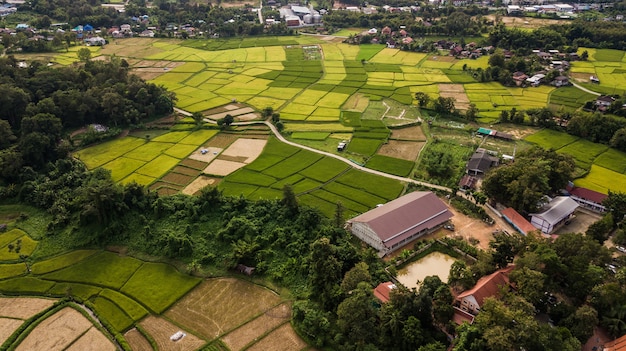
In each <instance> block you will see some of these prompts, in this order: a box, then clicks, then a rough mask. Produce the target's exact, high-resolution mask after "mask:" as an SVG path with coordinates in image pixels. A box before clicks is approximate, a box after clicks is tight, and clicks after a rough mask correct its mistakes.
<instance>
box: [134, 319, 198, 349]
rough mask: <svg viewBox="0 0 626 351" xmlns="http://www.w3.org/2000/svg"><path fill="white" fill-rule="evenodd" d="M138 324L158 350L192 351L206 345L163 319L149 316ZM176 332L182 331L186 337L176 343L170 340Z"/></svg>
mask: <svg viewBox="0 0 626 351" xmlns="http://www.w3.org/2000/svg"><path fill="white" fill-rule="evenodd" d="M139 324H140V325H141V327H142V328H143V329H144V330H145V331H146V332H147V333H148V334H150V336H152V338H153V339H154V341H155V342H156V343H157V345H158V346H159V350H172V351H174V350H175V351H193V350H196V349H198V348H199V347H200V346H202V345H204V344H205V343H206V342H205V341H204V340H202V339H200V338H198V337H197V336H195V335H193V334H191V333H189V332H187V331H184V330H181V329H180V328H179V327H178V326H176V325H174V324H172V323H170V322H169V321H167V320H165V319H163V318H159V317H155V316H152V315H150V316H148V317H146V318H145V319H144V320H142V321H141V322H140V323H139ZM178 331H182V332H183V333H185V334H187V335H185V337H183V338H182V339H180V340H178V341H172V340H170V337H171V336H172V335H174V334H175V333H176V332H178Z"/></svg>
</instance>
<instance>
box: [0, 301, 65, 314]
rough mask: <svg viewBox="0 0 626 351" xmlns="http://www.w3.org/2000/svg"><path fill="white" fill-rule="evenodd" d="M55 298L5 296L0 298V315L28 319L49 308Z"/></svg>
mask: <svg viewBox="0 0 626 351" xmlns="http://www.w3.org/2000/svg"><path fill="white" fill-rule="evenodd" d="M54 302H55V300H51V299H40V298H36V297H6V298H1V299H0V316H2V317H11V318H19V319H28V318H30V317H32V316H34V315H36V314H37V313H39V312H41V311H43V310H45V309H48V308H50V307H51V306H52V305H53V304H54Z"/></svg>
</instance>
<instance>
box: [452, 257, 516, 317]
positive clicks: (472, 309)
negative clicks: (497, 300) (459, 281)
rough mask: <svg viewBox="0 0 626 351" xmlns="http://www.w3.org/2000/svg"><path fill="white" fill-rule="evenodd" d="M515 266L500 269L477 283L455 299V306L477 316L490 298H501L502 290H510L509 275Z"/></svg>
mask: <svg viewBox="0 0 626 351" xmlns="http://www.w3.org/2000/svg"><path fill="white" fill-rule="evenodd" d="M514 268H515V266H508V267H505V268H502V269H499V270H497V271H495V272H493V273H491V274H490V275H488V276H484V277H482V278H480V279H479V280H478V282H476V285H474V287H473V288H471V289H469V290H466V291H464V292H462V293H460V294H459V295H458V296H457V297H456V299H455V306H457V308H459V309H460V310H461V311H463V312H467V313H471V314H472V315H477V314H478V313H479V312H480V308H481V307H482V306H483V303H484V301H485V299H486V298H488V297H499V296H500V290H501V289H510V288H511V282H510V281H509V273H511V271H512V270H513V269H514Z"/></svg>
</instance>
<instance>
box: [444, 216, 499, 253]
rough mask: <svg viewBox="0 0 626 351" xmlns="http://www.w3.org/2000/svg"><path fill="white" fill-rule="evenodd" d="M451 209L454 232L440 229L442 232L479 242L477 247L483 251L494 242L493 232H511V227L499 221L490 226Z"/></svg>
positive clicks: (446, 234)
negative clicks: (500, 230)
mask: <svg viewBox="0 0 626 351" xmlns="http://www.w3.org/2000/svg"><path fill="white" fill-rule="evenodd" d="M449 208H450V211H451V212H452V213H453V214H454V217H452V219H451V220H450V221H451V222H452V224H454V232H451V231H449V230H445V229H440V231H442V232H444V233H445V236H456V237H459V238H462V239H465V240H466V241H468V240H469V239H470V238H474V239H477V240H478V241H479V242H478V245H477V246H478V247H480V248H481V249H483V250H488V249H489V242H490V241H491V240H493V232H494V231H495V230H499V229H502V230H506V231H508V232H511V229H510V227H509V226H505V225H504V224H503V223H499V221H496V224H495V225H489V224H487V223H485V222H483V221H481V220H479V219H475V218H471V217H468V216H466V215H464V214H462V213H460V212H458V211H457V210H455V209H454V208H453V207H451V206H449ZM487 214H489V215H490V216H491V217H492V218H494V217H496V216H495V215H493V214H492V213H489V212H488V213H487ZM496 218H497V217H496ZM494 219H495V218H494ZM498 219H499V218H498Z"/></svg>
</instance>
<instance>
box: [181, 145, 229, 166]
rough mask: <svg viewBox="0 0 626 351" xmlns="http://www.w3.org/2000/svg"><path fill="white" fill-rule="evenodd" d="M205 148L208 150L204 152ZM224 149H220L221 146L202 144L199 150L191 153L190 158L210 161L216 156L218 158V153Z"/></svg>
mask: <svg viewBox="0 0 626 351" xmlns="http://www.w3.org/2000/svg"><path fill="white" fill-rule="evenodd" d="M203 150H206V152H205V153H202V151H203ZM223 150H224V149H220V148H217V147H204V146H202V147H200V148H198V150H196V151H194V152H193V154H191V155H189V158H190V159H192V160H196V161H202V162H206V163H209V162H211V161H212V160H213V159H214V158H216V157H217V155H219V154H220V152H222V151H223Z"/></svg>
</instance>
